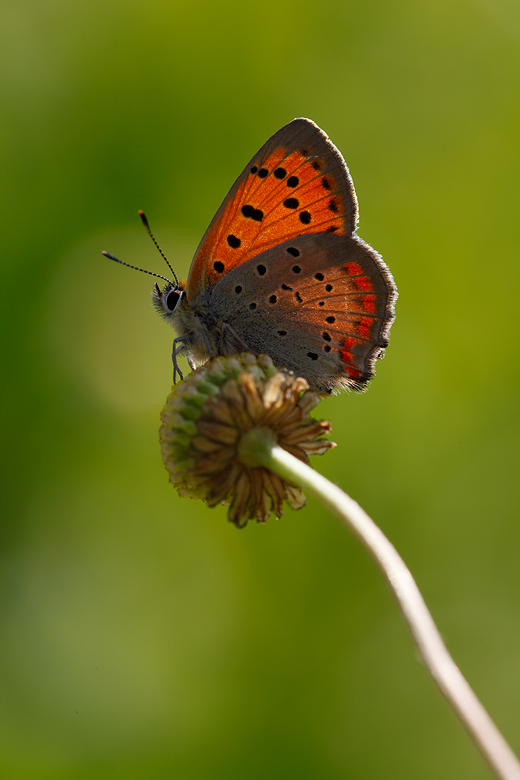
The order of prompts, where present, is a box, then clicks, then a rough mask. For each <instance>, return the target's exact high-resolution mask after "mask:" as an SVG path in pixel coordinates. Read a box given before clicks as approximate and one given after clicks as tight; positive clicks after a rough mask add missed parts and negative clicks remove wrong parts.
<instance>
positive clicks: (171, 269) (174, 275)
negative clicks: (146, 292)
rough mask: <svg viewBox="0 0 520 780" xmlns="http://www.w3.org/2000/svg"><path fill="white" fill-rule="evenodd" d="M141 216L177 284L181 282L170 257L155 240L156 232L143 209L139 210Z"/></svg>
mask: <svg viewBox="0 0 520 780" xmlns="http://www.w3.org/2000/svg"><path fill="white" fill-rule="evenodd" d="M139 216H140V217H141V222H142V223H143V225H144V226H145V228H146V229H147V231H148V234H149V236H150V238H151V239H152V241H153V242H154V244H155V246H156V247H157V249H158V250H159V252H160V253H161V255H162V258H163V260H164V262H165V263H166V265H167V266H168V268H169V269H170V271H171V272H172V274H173V278H174V279H175V284H179V280H178V279H177V276H176V274H175V271H174V270H173V268H172V267H171V265H170V263H169V262H168V258H167V257H166V255H165V254H164V252H163V251H162V249H161V247H160V246H159V244H158V243H157V241H156V240H155V236H154V234H153V233H152V231H151V230H150V225H149V224H148V220H147V219H146V215H145V213H144V211H141V210H140V211H139Z"/></svg>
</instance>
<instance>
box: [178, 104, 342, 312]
mask: <svg viewBox="0 0 520 780" xmlns="http://www.w3.org/2000/svg"><path fill="white" fill-rule="evenodd" d="M356 223H357V201H356V195H355V192H354V186H353V184H352V180H351V178H350V174H349V172H348V169H347V167H346V165H345V162H344V160H343V157H342V156H341V154H340V152H339V151H338V150H337V149H336V147H335V146H334V144H333V143H331V141H330V140H329V138H328V137H327V135H325V133H324V132H323V131H322V130H320V128H319V127H318V126H317V125H315V124H314V122H311V121H310V120H309V119H294V120H293V121H292V122H289V124H287V125H285V126H284V127H282V128H281V129H280V130H278V132H277V133H275V134H274V135H273V136H272V137H271V138H270V139H269V140H268V141H267V143H265V144H264V145H263V146H262V148H261V149H260V150H259V152H258V153H257V154H255V156H254V157H253V158H252V160H251V161H250V162H249V163H248V164H247V165H246V167H245V168H244V170H243V172H242V173H241V174H240V176H239V177H238V179H237V180H236V182H235V183H234V185H233V187H232V188H231V190H230V191H229V193H228V195H227V197H226V198H225V200H224V202H223V203H222V205H221V206H220V208H219V210H218V211H217V213H216V214H215V217H214V218H213V221H212V222H211V224H210V226H209V228H208V229H207V231H206V233H205V234H204V236H203V238H202V241H201V242H200V244H199V247H198V249H197V252H196V254H195V257H194V259H193V262H192V264H191V268H190V272H189V275H188V282H187V288H186V292H187V297H188V301H194V300H195V298H196V297H197V295H198V294H199V293H201V292H203V291H204V290H205V289H206V288H207V286H210V287H211V286H213V285H214V284H216V283H217V282H218V280H219V279H221V278H222V274H223V273H228V272H229V271H231V270H232V269H233V268H236V267H237V266H239V265H242V263H245V262H246V261H247V260H249V259H250V258H252V257H256V256H257V255H259V254H260V253H261V252H264V251H265V250H266V249H270V248H272V247H274V246H277V245H278V244H281V243H283V242H284V241H287V240H288V239H291V238H294V237H296V236H301V235H303V234H306V233H323V232H326V231H330V232H333V233H335V234H336V235H348V236H349V235H351V234H352V233H353V232H354V230H355V229H356Z"/></svg>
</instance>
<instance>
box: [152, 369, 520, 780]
mask: <svg viewBox="0 0 520 780" xmlns="http://www.w3.org/2000/svg"><path fill="white" fill-rule="evenodd" d="M318 403H319V396H317V395H316V394H315V393H311V392H309V390H308V385H307V383H306V381H305V380H304V379H301V378H298V377H294V376H293V375H292V374H289V373H287V372H284V371H277V369H275V368H274V366H273V364H272V361H271V360H270V358H268V357H266V356H260V357H259V358H255V357H254V356H253V355H248V354H243V355H240V356H234V357H232V358H217V359H215V360H213V361H210V362H209V363H207V364H206V365H205V366H203V367H202V368H199V369H197V370H196V371H195V372H193V374H191V375H190V376H189V377H188V378H187V379H186V380H185V381H184V382H182V383H181V384H180V385H178V386H177V387H175V388H174V390H173V391H172V393H171V395H170V396H169V398H168V400H167V402H166V406H165V408H164V410H163V413H162V426H161V429H160V440H161V448H162V456H163V460H164V464H165V466H166V468H167V470H168V472H169V474H170V481H171V482H172V483H173V484H174V485H175V486H176V487H177V488H178V490H179V492H180V493H181V495H189V496H192V497H193V498H203V499H204V500H205V501H207V502H208V504H209V505H210V506H214V505H216V504H217V503H219V502H224V503H229V504H230V507H229V513H228V517H229V520H230V521H231V522H233V523H235V524H236V525H237V526H239V527H242V526H244V525H246V524H247V521H248V519H256V520H258V521H259V522H265V520H266V519H267V517H268V516H269V514H270V513H271V512H273V513H274V514H275V515H276V516H277V517H279V516H280V515H281V513H282V503H283V501H284V500H285V501H286V502H287V503H288V504H289V505H290V506H291V507H292V508H294V509H299V508H300V507H301V506H303V504H304V503H305V497H304V495H303V492H302V491H303V490H304V489H305V490H306V491H308V492H309V493H311V494H312V495H314V497H315V498H317V499H318V500H319V501H321V503H322V504H324V506H326V507H328V508H329V509H330V510H331V512H333V514H335V515H337V517H339V518H340V520H341V521H342V522H343V523H344V524H345V525H346V526H347V527H348V528H349V529H350V530H351V531H352V532H353V533H354V534H355V535H356V536H357V537H358V539H359V540H360V541H361V542H362V543H363V545H364V546H365V548H366V549H367V550H368V552H369V553H370V555H371V556H372V558H373V559H374V560H375V562H376V563H377V565H378V566H379V568H380V570H381V571H382V573H383V575H384V577H385V578H386V579H387V581H388V584H389V585H390V588H391V590H392V592H393V593H394V595H395V597H396V599H397V603H398V605H399V607H400V609H401V611H402V613H403V615H404V617H405V619H406V622H407V624H408V627H409V629H410V631H411V634H412V637H413V639H414V641H415V644H416V645H417V648H418V650H419V653H420V655H421V658H422V659H423V661H424V664H425V665H426V667H427V669H428V670H429V672H430V674H431V675H432V677H433V679H434V681H435V683H436V684H437V686H438V687H439V689H440V691H441V692H442V694H443V695H444V696H445V698H446V700H447V701H448V703H449V704H450V706H451V707H452V708H453V710H454V711H455V713H456V714H457V715H458V717H459V718H460V720H461V722H462V723H463V725H464V726H465V727H466V729H467V731H468V732H469V734H470V736H471V737H472V738H473V740H474V742H475V744H476V746H477V748H478V749H479V750H480V752H481V754H482V755H483V757H484V758H485V759H486V760H487V762H488V764H489V766H490V767H491V769H492V770H493V771H494V773H495V775H496V777H498V778H500V780H520V763H519V762H518V759H517V758H516V756H515V754H514V753H513V751H512V750H511V748H510V747H509V745H508V744H507V742H506V741H505V739H504V738H503V737H502V735H501V734H500V732H499V731H498V729H497V727H496V726H495V724H494V723H493V721H492V720H491V718H490V717H489V715H488V714H487V712H486V710H485V709H484V707H483V706H482V704H481V703H480V701H479V700H478V698H477V697H476V695H475V694H474V692H473V690H472V689H471V687H470V686H469V685H468V683H467V682H466V680H465V679H464V677H463V676H462V674H461V673H460V671H459V669H458V667H457V666H456V664H455V662H454V661H453V659H452V658H451V656H450V654H449V653H448V650H447V649H446V646H445V645H444V642H443V641H442V638H441V636H440V634H439V631H438V630H437V628H436V626H435V623H434V622H433V619H432V617H431V615H430V612H429V611H428V608H427V606H426V604H425V602H424V600H423V598H422V596H421V594H420V592H419V589H418V587H417V585H416V584H415V582H414V579H413V577H412V575H411V573H410V571H409V569H408V568H407V567H406V565H405V563H404V561H403V560H402V558H401V557H400V556H399V554H398V552H397V551H396V549H395V548H394V546H393V545H392V544H391V543H390V542H389V541H388V539H387V538H386V537H385V536H384V534H383V533H382V531H381V530H380V529H379V528H378V527H377V526H376V524H375V523H374V522H373V521H372V520H371V518H370V517H369V516H368V515H367V514H366V512H365V511H364V510H363V509H362V508H361V507H360V506H359V505H358V504H357V503H356V502H355V501H353V499H351V498H350V497H349V496H348V495H347V494H346V493H344V492H343V491H342V490H340V488H339V487H337V485H334V484H333V483H331V482H329V480H327V479H326V478H325V477H323V476H322V475H321V474H319V473H317V472H316V471H314V470H313V469H312V468H310V466H309V465H308V463H309V457H308V456H309V455H310V454H323V453H324V452H326V451H327V450H328V449H330V448H331V447H333V446H335V445H334V444H333V443H332V442H330V441H327V440H326V439H323V438H322V436H323V434H326V433H329V432H330V423H328V422H326V421H323V420H322V421H316V420H312V418H310V417H309V411H310V410H311V409H312V408H314V407H315V406H316V405H317V404H318Z"/></svg>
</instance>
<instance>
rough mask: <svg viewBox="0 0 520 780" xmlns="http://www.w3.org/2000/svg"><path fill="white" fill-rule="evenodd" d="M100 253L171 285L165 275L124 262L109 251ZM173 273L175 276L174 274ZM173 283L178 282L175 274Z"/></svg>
mask: <svg viewBox="0 0 520 780" xmlns="http://www.w3.org/2000/svg"><path fill="white" fill-rule="evenodd" d="M101 254H102V255H105V257H108V259H109V260H114V262H116V263H121V265H126V267H127V268H133V269H134V271H142V273H143V274H150V276H157V278H158V279H164V281H165V282H168V284H171V285H172V286H173V282H172V281H171V280H170V279H167V278H166V277H165V276H161V274H154V272H153V271H145V270H144V268H138V267H137V266H136V265H130V263H124V262H123V261H122V260H119V258H117V257H115V256H114V255H112V254H110V252H101ZM173 275H174V276H175V274H173ZM175 283H176V284H178V282H177V277H176V276H175Z"/></svg>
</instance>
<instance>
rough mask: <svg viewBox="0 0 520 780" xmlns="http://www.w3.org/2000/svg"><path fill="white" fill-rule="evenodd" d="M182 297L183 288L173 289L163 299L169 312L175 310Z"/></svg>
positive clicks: (164, 305) (163, 303)
mask: <svg viewBox="0 0 520 780" xmlns="http://www.w3.org/2000/svg"><path fill="white" fill-rule="evenodd" d="M181 298H182V290H175V289H174V290H171V291H170V292H169V293H168V295H166V297H164V298H163V300H162V305H163V307H164V309H165V310H166V311H167V312H168V313H170V314H171V313H172V312H173V311H175V309H176V308H177V306H178V305H179V303H180V300H181Z"/></svg>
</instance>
